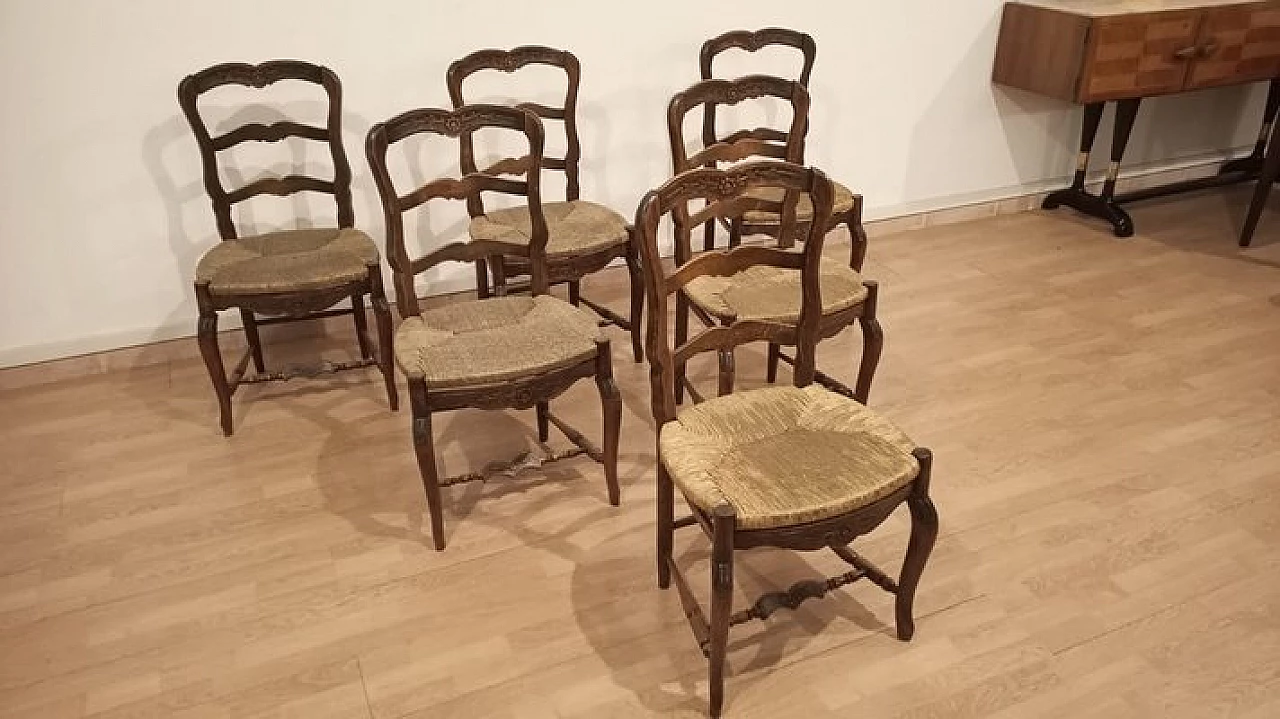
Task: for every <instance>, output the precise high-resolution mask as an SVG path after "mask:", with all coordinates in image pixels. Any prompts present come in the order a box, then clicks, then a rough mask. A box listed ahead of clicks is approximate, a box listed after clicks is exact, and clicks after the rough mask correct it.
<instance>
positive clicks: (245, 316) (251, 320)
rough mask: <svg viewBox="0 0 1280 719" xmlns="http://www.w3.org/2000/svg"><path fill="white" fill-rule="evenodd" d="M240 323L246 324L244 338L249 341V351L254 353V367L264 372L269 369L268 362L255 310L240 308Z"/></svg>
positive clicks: (260, 372)
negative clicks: (264, 354)
mask: <svg viewBox="0 0 1280 719" xmlns="http://www.w3.org/2000/svg"><path fill="white" fill-rule="evenodd" d="M240 323H241V324H242V325H243V326H244V338H245V340H246V341H248V343H249V352H250V353H252V354H253V368H254V369H255V370H257V371H258V374H262V373H263V372H266V371H267V364H266V362H264V361H263V358H262V337H261V336H259V335H258V319H257V318H256V317H254V316H253V310H249V309H245V308H243V307H241V308H240Z"/></svg>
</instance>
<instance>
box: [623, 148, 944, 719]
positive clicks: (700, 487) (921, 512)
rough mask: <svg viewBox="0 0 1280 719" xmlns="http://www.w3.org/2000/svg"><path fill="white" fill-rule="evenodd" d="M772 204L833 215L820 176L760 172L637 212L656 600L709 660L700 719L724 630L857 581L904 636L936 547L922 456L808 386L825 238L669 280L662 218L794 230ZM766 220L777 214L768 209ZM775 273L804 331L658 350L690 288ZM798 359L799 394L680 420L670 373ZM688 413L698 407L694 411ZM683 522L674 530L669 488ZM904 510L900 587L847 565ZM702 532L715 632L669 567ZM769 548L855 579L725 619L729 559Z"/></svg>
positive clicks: (716, 682) (760, 328) (718, 330)
mask: <svg viewBox="0 0 1280 719" xmlns="http://www.w3.org/2000/svg"><path fill="white" fill-rule="evenodd" d="M760 188H769V189H771V190H775V191H776V192H775V193H770V194H769V196H776V195H777V194H782V196H783V197H784V198H785V197H787V196H788V195H790V194H791V193H795V192H806V193H808V194H809V196H810V198H811V200H812V202H813V206H814V214H815V216H816V217H822V216H825V215H826V214H827V213H829V212H830V206H831V202H832V196H833V194H834V192H833V189H832V187H831V183H830V181H829V180H827V179H826V178H825V176H823V174H822V173H821V172H820V171H818V170H813V169H805V168H802V167H799V166H797V165H793V164H790V163H778V162H756V163H749V164H744V165H740V166H738V167H736V168H733V169H730V170H718V169H695V170H690V171H688V172H686V173H684V174H682V175H679V176H677V177H675V178H674V179H672V180H670V181H668V182H667V183H666V184H664V185H663V186H662V187H660V188H658V189H657V190H653V191H651V192H649V193H648V194H647V195H645V197H644V199H643V200H642V201H641V203H640V207H639V209H638V210H637V212H636V222H635V226H636V232H637V235H638V237H639V238H640V245H641V253H642V260H643V266H644V268H645V289H646V294H647V295H648V301H649V316H648V322H647V332H646V344H647V351H648V358H649V362H650V379H651V384H652V409H653V416H654V419H655V421H656V424H657V427H658V440H657V460H658V461H657V468H656V469H657V509H658V513H657V515H658V516H657V555H658V556H657V560H658V562H657V564H658V567H657V568H658V586H659V587H660V588H662V589H667V588H669V587H670V585H671V583H672V580H674V581H675V584H676V588H677V590H678V593H679V596H680V601H681V604H682V605H683V607H684V612H685V616H686V617H687V618H688V621H689V624H690V627H691V628H692V630H693V634H694V637H695V639H696V641H697V642H698V645H699V647H700V648H701V649H702V652H703V654H704V655H706V657H707V658H708V660H709V668H710V703H711V715H712V716H719V715H720V712H721V709H722V708H723V704H724V673H725V658H726V651H727V644H728V632H729V628H730V627H731V626H734V625H738V624H743V623H746V622H749V621H751V620H753V619H766V618H768V617H769V616H771V615H772V614H773V613H774V612H775V611H777V610H778V609H780V608H784V607H785V608H788V609H793V610H794V609H796V608H797V607H798V606H799V605H800V604H801V603H802V602H803V601H805V600H807V599H810V598H817V597H822V596H824V595H826V594H827V593H828V592H831V591H832V590H834V589H836V588H838V587H840V586H843V585H845V584H849V583H852V582H854V581H856V580H858V579H861V578H864V577H865V578H868V579H870V580H871V581H872V582H873V583H875V584H876V585H878V586H880V587H881V588H882V589H885V590H887V591H889V592H891V593H893V594H894V595H896V596H895V601H896V607H895V614H896V620H897V635H898V637H899V638H900V639H902V640H909V639H910V638H911V637H912V635H913V633H914V631H915V627H914V620H913V617H912V604H913V600H914V596H915V591H916V587H917V586H918V584H919V581H920V577H921V574H922V572H923V571H924V566H925V563H926V561H927V560H928V557H929V554H930V552H931V550H932V548H933V544H934V541H935V539H936V537H937V533H938V518H937V513H936V512H935V510H934V507H933V504H932V502H931V501H930V499H929V478H930V468H931V465H932V456H931V454H930V453H929V451H928V450H927V449H923V448H918V447H916V446H915V444H914V443H913V442H912V441H911V440H910V439H908V438H907V436H906V435H905V434H903V433H902V431H901V430H899V429H898V428H896V427H895V426H894V425H893V424H892V423H890V422H889V421H888V420H886V419H884V418H882V417H880V416H878V415H877V414H875V413H874V412H872V411H871V410H869V409H867V408H866V406H864V405H863V404H861V403H859V402H856V401H853V400H851V399H849V398H847V397H844V396H842V395H839V394H836V393H834V392H830V391H828V390H826V389H824V388H822V387H821V386H818V385H816V384H812V379H813V375H814V350H815V346H816V344H817V338H818V334H819V328H820V326H821V323H822V314H823V313H822V306H823V299H822V294H823V288H822V285H821V282H820V276H821V272H822V267H821V247H822V240H823V234H824V233H823V232H822V228H821V227H820V226H811V227H810V228H809V230H808V239H807V241H806V242H805V244H804V246H803V248H802V249H800V250H799V251H797V250H796V249H795V248H790V249H784V248H777V247H762V246H758V245H743V246H740V247H734V248H727V249H723V250H713V251H710V252H706V253H703V254H700V255H699V256H697V257H695V258H693V259H691V260H689V261H688V262H686V263H684V264H683V265H680V266H678V267H677V269H676V270H675V271H674V272H673V273H672V274H670V275H667V274H665V273H664V271H663V269H662V264H661V262H660V257H659V250H658V238H657V235H658V231H659V227H660V224H661V223H662V222H663V220H664V218H666V217H668V216H671V217H672V218H673V219H674V213H675V212H676V211H677V209H678V208H679V207H681V206H686V205H687V203H689V202H691V201H694V202H701V201H706V202H707V203H708V205H707V206H706V207H705V208H704V209H702V210H701V211H699V212H697V213H696V214H694V215H693V216H692V218H691V219H692V220H694V221H697V222H701V221H703V220H705V219H719V218H722V217H723V218H733V217H737V216H740V215H741V214H742V213H744V212H750V211H757V210H760V209H769V210H771V211H773V212H776V213H778V215H779V217H781V218H783V221H784V223H786V224H789V223H792V222H794V221H795V220H794V218H793V217H792V215H794V213H795V210H794V207H793V206H790V205H791V204H792V203H791V202H790V201H787V200H785V199H784V201H783V202H781V203H777V202H773V203H767V201H766V200H762V199H761V198H760V193H758V192H755V190H758V189H760ZM768 205H772V206H771V207H770V206H768ZM760 266H771V267H778V268H784V269H786V270H788V271H792V272H799V273H800V275H801V277H802V288H803V289H802V291H801V293H800V294H801V297H802V300H801V303H800V310H799V319H798V320H797V321H795V322H778V321H776V320H773V319H758V318H747V317H742V318H737V319H735V320H734V321H733V322H731V323H728V324H726V325H722V326H714V327H709V328H706V329H704V330H702V331H701V332H699V333H698V334H697V335H695V336H694V337H693V338H692V339H689V340H687V341H681V340H676V341H675V342H674V343H673V342H671V340H670V339H669V337H670V333H669V332H668V326H667V324H668V315H667V311H666V310H667V307H668V302H669V298H670V296H671V295H673V294H674V295H677V296H679V293H680V292H682V291H684V290H685V289H687V288H688V287H689V285H690V284H691V283H693V282H696V281H698V280H699V279H703V278H707V277H726V276H732V275H734V274H736V273H739V272H743V271H745V270H748V269H750V268H752V267H760ZM758 340H769V341H772V342H778V343H782V344H793V345H795V346H796V347H797V350H796V354H797V356H796V372H795V376H794V386H791V387H786V386H774V387H766V388H763V389H756V390H748V391H742V392H738V393H735V394H729V395H724V396H720V397H715V398H711V399H707V400H705V401H702V402H699V403H698V404H695V405H693V406H692V407H689V408H687V409H684V410H681V411H679V413H677V408H676V398H675V387H676V382H677V370H678V368H679V367H680V366H682V365H683V364H684V363H685V362H687V361H688V360H689V359H690V358H691V357H693V356H694V355H696V354H699V353H702V352H712V351H715V352H724V351H732V349H733V347H735V346H737V345H739V344H742V343H744V342H751V341H758ZM695 399H696V398H695ZM677 487H678V488H679V489H680V493H681V494H682V495H683V496H684V498H685V500H686V502H687V504H688V505H689V508H690V510H691V511H690V514H689V515H688V516H685V517H682V518H680V519H677V518H676V517H675V509H674V498H675V488H677ZM904 502H905V503H906V504H907V506H908V507H909V509H910V513H911V520H912V528H911V538H910V541H909V543H908V547H907V553H906V558H905V560H904V562H903V566H902V569H901V573H900V574H899V577H898V578H897V580H896V581H895V580H894V579H892V578H890V577H889V576H888V575H887V574H886V573H885V572H883V571H881V570H880V569H878V568H877V567H875V566H874V565H872V564H871V563H870V562H868V561H867V560H866V559H864V558H863V557H861V556H860V555H859V554H857V553H856V552H855V551H854V550H853V549H852V548H850V547H849V543H850V542H851V541H853V540H854V539H855V538H857V537H859V536H862V535H864V534H866V533H868V532H870V531H871V530H873V529H875V528H876V527H877V526H879V525H880V524H881V523H882V522H883V521H884V520H885V519H886V518H887V517H888V516H889V515H890V513H892V512H893V511H894V510H895V509H896V508H897V507H898V506H899V505H900V504H903V503H904ZM690 526H698V527H701V528H702V530H703V532H704V533H705V534H706V535H707V536H708V537H709V538H710V540H711V545H712V548H711V572H710V574H711V611H710V620H708V619H707V615H706V614H705V613H704V611H703V609H702V607H701V606H700V605H699V603H698V601H697V599H696V598H695V596H694V594H693V592H692V591H691V589H690V587H689V584H688V582H687V580H686V579H685V577H684V575H683V573H682V572H681V570H680V567H679V566H678V565H677V563H676V561H675V558H674V556H673V553H672V545H673V539H674V532H675V529H677V528H681V527H690ZM766 546H768V547H779V548H784V549H792V550H797V551H814V550H820V549H831V550H832V551H833V552H834V553H835V554H836V555H837V556H839V557H840V558H841V559H842V560H844V561H845V562H847V563H848V564H849V565H850V566H851V568H850V570H849V571H848V572H846V573H844V574H841V575H839V576H837V577H832V578H830V579H826V580H821V581H803V582H799V583H797V584H796V585H794V586H792V587H791V588H790V589H788V590H787V591H785V592H775V593H770V594H766V595H764V596H763V597H761V598H760V599H759V600H758V601H756V602H755V603H754V604H752V605H751V606H750V607H749V608H746V609H743V610H740V611H737V612H734V611H733V607H732V599H733V582H734V552H735V550H744V549H751V548H753V547H766Z"/></svg>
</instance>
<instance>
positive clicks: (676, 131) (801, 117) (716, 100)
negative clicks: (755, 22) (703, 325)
mask: <svg viewBox="0 0 1280 719" xmlns="http://www.w3.org/2000/svg"><path fill="white" fill-rule="evenodd" d="M767 97H774V98H779V99H782V100H785V101H786V102H787V103H789V104H790V105H791V130H790V132H789V133H787V134H786V135H784V136H783V137H784V143H783V144H782V145H779V144H777V142H776V141H770V140H767V139H762V138H760V137H756V136H755V135H753V134H750V133H747V132H737V133H734V134H733V135H730V136H728V137H726V138H723V139H721V140H718V141H716V142H714V143H712V144H711V145H704V146H703V147H702V148H699V149H697V150H696V151H694V152H693V153H692V154H690V153H689V149H688V147H687V146H686V140H685V134H684V122H685V119H686V118H687V117H688V115H689V113H690V112H692V111H694V110H695V109H697V108H706V112H709V113H712V114H714V113H715V108H716V106H718V105H739V104H742V103H745V102H749V101H752V100H758V99H761V98H767ZM808 118H809V93H808V91H806V90H805V89H804V87H803V86H802V85H801V84H800V83H798V82H794V81H792V80H784V79H782V78H779V77H770V76H768V75H748V76H746V77H740V78H738V79H736V80H702V81H700V82H698V83H696V84H694V85H693V86H691V87H689V88H688V89H686V90H684V91H683V92H680V93H677V94H676V95H675V97H672V98H671V101H670V102H669V103H668V104H667V136H668V139H669V140H670V143H671V165H672V170H673V171H674V174H676V175H679V174H680V173H682V172H686V171H688V170H691V169H693V168H696V167H716V166H718V165H719V164H721V163H731V162H739V161H741V160H745V159H748V158H752V157H764V158H772V159H778V160H785V161H787V162H790V163H793V164H800V163H801V161H802V160H801V158H802V157H803V153H804V148H803V147H802V143H801V142H800V141H799V140H798V139H797V138H799V137H801V136H802V135H803V133H802V132H800V130H801V128H803V127H804V125H805V123H806V122H808ZM775 134H776V133H775ZM788 201H790V202H793V203H794V202H796V201H797V198H796V197H795V196H794V193H788ZM699 216H700V217H701V216H702V214H701V213H700V214H699ZM699 224H706V225H707V227H708V228H711V227H713V223H708V222H707V221H706V220H705V219H703V220H699V221H696V222H695V221H693V220H691V219H690V218H689V216H688V212H687V209H686V208H684V207H680V208H677V210H676V233H675V235H676V248H675V249H676V259H677V261H679V262H684V261H687V260H688V259H689V257H690V256H691V255H692V252H693V250H692V233H693V228H694V227H695V226H697V225H699ZM780 229H781V230H783V231H782V232H780V233H779V236H780V237H781V238H783V241H784V242H790V241H791V239H792V237H793V232H792V230H793V228H792V227H791V226H785V227H782V228H780ZM709 232H710V230H709ZM707 248H708V249H709V248H710V245H709V244H708V245H707Z"/></svg>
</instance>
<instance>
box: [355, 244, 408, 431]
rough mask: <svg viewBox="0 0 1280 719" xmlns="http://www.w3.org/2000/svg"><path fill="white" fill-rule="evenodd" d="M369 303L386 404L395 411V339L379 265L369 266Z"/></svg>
mask: <svg viewBox="0 0 1280 719" xmlns="http://www.w3.org/2000/svg"><path fill="white" fill-rule="evenodd" d="M369 303H370V304H372V305H373V321H374V323H375V324H377V326H378V369H379V370H380V371H381V372H382V383H383V384H384V385H385V386H386V389H387V404H389V405H390V406H391V411H392V412H396V411H398V410H399V409H400V392H399V391H398V390H396V367H395V340H394V338H393V336H392V331H391V306H390V305H388V304H387V293H386V291H385V290H384V289H383V287H382V269H381V268H379V267H370V268H369ZM361 314H364V312H363V310H361Z"/></svg>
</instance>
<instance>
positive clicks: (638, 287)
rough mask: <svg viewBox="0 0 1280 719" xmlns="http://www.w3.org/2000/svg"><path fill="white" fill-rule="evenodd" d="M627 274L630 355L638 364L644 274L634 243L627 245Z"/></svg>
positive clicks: (640, 348)
mask: <svg viewBox="0 0 1280 719" xmlns="http://www.w3.org/2000/svg"><path fill="white" fill-rule="evenodd" d="M633 238H634V235H633ZM627 272H628V273H630V275H631V353H632V354H633V355H634V356H635V360H636V363H637V364H639V363H640V362H643V361H644V344H643V339H644V330H643V328H642V326H641V324H640V323H641V321H642V320H643V318H644V274H643V270H642V268H641V267H640V253H639V251H638V250H637V249H636V247H635V243H634V242H632V243H630V244H628V245H627Z"/></svg>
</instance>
